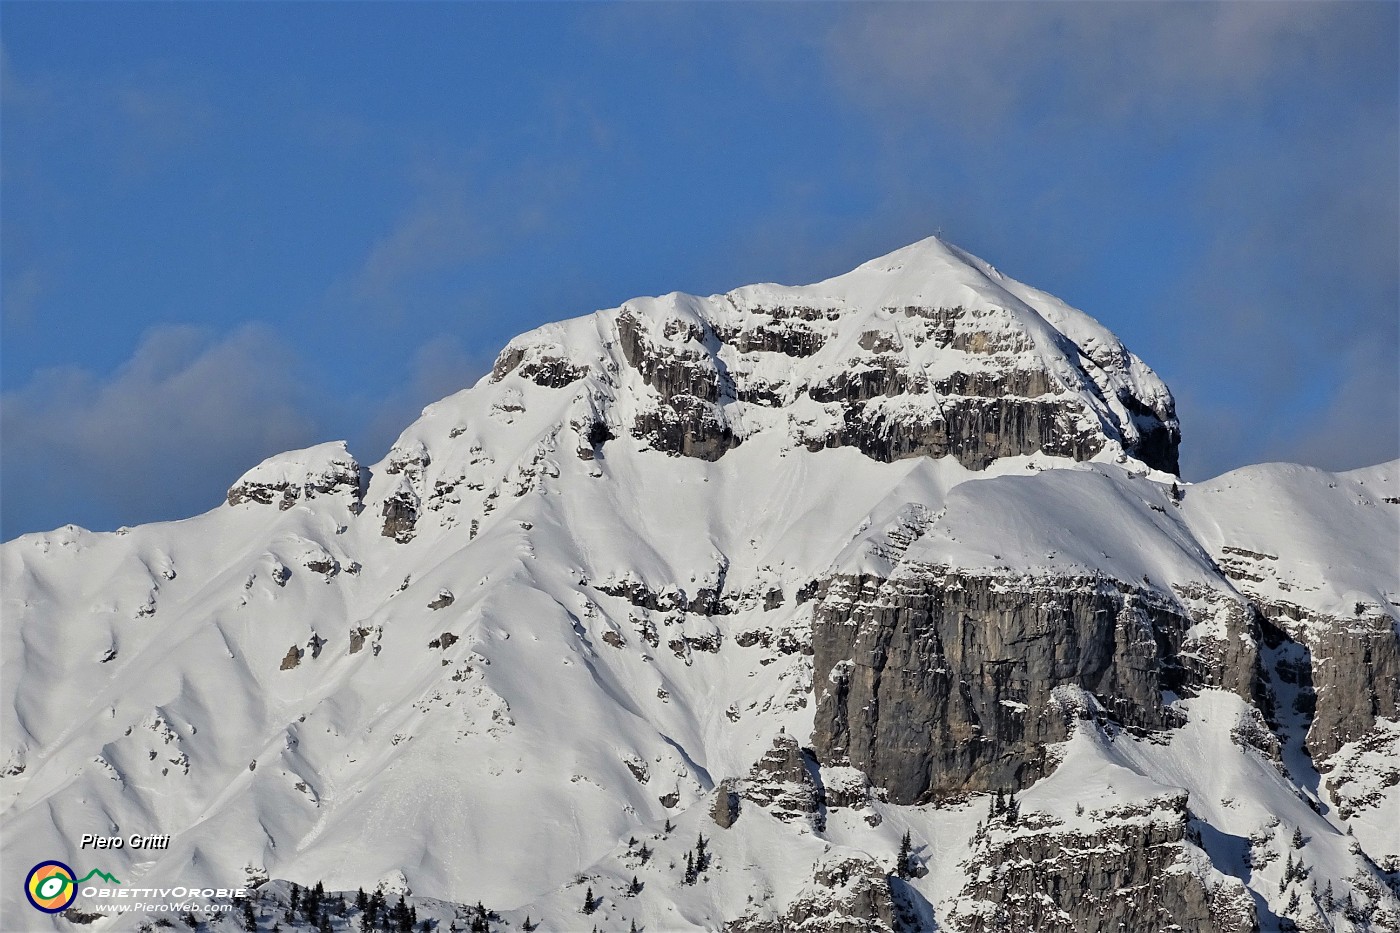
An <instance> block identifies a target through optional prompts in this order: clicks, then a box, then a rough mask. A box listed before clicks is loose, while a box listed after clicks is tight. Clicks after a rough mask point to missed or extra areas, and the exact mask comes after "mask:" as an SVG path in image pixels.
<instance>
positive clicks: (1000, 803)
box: [993, 790, 1006, 815]
mask: <svg viewBox="0 0 1400 933" xmlns="http://www.w3.org/2000/svg"><path fill="white" fill-rule="evenodd" d="M993 812H994V813H996V814H997V815H1000V814H1002V813H1005V812H1006V795H1005V794H1003V793H1002V792H1001V791H1000V790H998V791H997V803H996V808H995V809H994V811H993Z"/></svg>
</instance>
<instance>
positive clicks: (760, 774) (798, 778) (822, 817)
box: [739, 733, 826, 831]
mask: <svg viewBox="0 0 1400 933" xmlns="http://www.w3.org/2000/svg"><path fill="white" fill-rule="evenodd" d="M820 777H821V771H820V769H819V768H818V767H817V762H816V759H815V758H814V757H813V756H812V754H811V752H809V751H807V750H806V749H804V748H802V747H801V746H800V745H798V744H797V740H796V739H794V738H793V737H792V736H790V735H788V734H787V733H780V734H778V735H777V736H776V737H774V739H773V747H772V748H770V749H768V751H766V752H764V754H763V757H762V758H760V759H759V760H758V761H757V762H755V763H754V766H753V768H752V769H751V770H750V771H749V775H748V777H747V779H746V780H744V781H743V782H742V784H741V786H740V791H739V793H740V795H741V796H742V797H743V798H744V799H745V800H748V801H751V802H753V803H756V804H758V805H759V806H761V807H763V808H765V809H766V810H768V812H769V813H771V814H773V815H774V816H776V817H777V818H778V819H780V820H785V821H787V822H792V821H794V820H806V821H808V822H810V823H811V825H812V826H813V828H815V829H817V830H819V831H820V830H821V829H823V828H824V827H825V825H826V806H825V799H824V795H823V793H822V788H821V783H820Z"/></svg>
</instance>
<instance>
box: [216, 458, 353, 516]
mask: <svg viewBox="0 0 1400 933" xmlns="http://www.w3.org/2000/svg"><path fill="white" fill-rule="evenodd" d="M328 447H329V448H331V449H332V451H333V452H327V451H326V450H325V449H324V448H328ZM305 453H307V454H308V455H310V456H312V457H313V458H314V459H313V460H312V461H311V462H307V463H298V462H295V461H293V462H289V463H286V464H282V463H278V462H276V461H275V460H270V461H267V462H266V463H263V464H261V465H259V466H258V467H256V468H254V469H252V470H250V471H248V472H247V473H246V474H244V475H243V476H242V477H240V478H239V480H238V482H236V483H234V485H233V486H231V487H230V488H229V491H228V495H227V497H226V498H227V500H228V504H229V505H241V504H243V503H245V502H251V503H256V504H258V505H271V504H272V503H274V502H276V503H277V507H278V508H279V509H281V510H282V511H284V512H285V511H286V510H287V509H290V508H291V507H292V506H294V505H296V504H297V503H298V502H303V501H309V500H311V499H315V498H316V497H317V496H331V495H346V496H348V497H349V499H350V502H351V508H352V509H354V510H355V511H359V509H360V507H361V504H362V497H363V493H364V483H365V480H366V476H365V473H364V469H363V467H361V466H360V464H359V463H358V462H356V460H355V459H354V458H353V457H351V456H350V455H349V454H348V453H347V452H346V451H345V449H344V447H338V446H337V445H322V447H318V448H311V449H310V450H308V451H306V452H305Z"/></svg>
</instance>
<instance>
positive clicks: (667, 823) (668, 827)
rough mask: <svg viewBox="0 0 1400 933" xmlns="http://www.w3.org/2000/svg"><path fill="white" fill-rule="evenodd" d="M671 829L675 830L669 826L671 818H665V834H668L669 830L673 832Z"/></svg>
mask: <svg viewBox="0 0 1400 933" xmlns="http://www.w3.org/2000/svg"><path fill="white" fill-rule="evenodd" d="M673 829H675V827H674V826H672V825H671V818H670V817H669V816H668V817H666V830H665V831H666V832H667V833H670V832H671V830H673Z"/></svg>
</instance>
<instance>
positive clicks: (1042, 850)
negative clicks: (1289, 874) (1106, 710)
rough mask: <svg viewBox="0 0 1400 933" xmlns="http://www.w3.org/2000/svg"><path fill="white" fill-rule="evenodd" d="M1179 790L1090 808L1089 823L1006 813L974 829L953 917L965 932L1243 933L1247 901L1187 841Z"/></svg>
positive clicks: (1249, 923)
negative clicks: (1072, 824)
mask: <svg viewBox="0 0 1400 933" xmlns="http://www.w3.org/2000/svg"><path fill="white" fill-rule="evenodd" d="M1188 817H1189V814H1188V812H1187V808H1186V795H1184V794H1176V795H1167V796H1164V797H1160V798H1156V799H1153V800H1148V801H1144V802H1143V803H1141V804H1137V805H1132V806H1128V807H1121V808H1115V809H1112V810H1108V811H1102V812H1099V813H1096V814H1094V823H1095V824H1096V825H1097V827H1098V828H1097V829H1096V830H1095V831H1093V832H1083V831H1076V830H1072V829H1067V828H1066V827H1064V826H1063V825H1062V824H1060V823H1059V821H1057V820H1055V819H1053V818H1046V817H1037V816H1035V815H1030V816H1024V815H1023V816H1021V817H1019V818H1018V819H1017V820H1016V821H1014V822H1010V823H1009V822H1008V820H1007V818H1006V816H1005V815H1003V816H1002V817H1000V818H999V819H996V820H993V821H991V822H989V823H988V824H987V825H986V826H984V827H982V829H981V830H980V831H979V833H978V835H977V837H976V840H975V842H974V846H973V852H972V856H971V858H970V859H969V860H968V862H967V871H968V874H969V876H970V877H969V878H968V882H967V884H966V885H965V886H964V888H963V890H962V893H961V896H960V903H959V907H958V908H957V909H956V911H955V914H954V916H955V924H956V925H957V928H958V929H960V930H964V931H966V933H992V931H1020V930H1036V931H1041V933H1089V931H1094V933H1100V931H1102V933H1108V931H1118V930H1179V931H1181V933H1249V931H1257V930H1258V929H1259V921H1258V918H1257V916H1256V913H1255V909H1254V902H1253V900H1252V899H1251V898H1250V896H1249V893H1248V892H1247V890H1246V889H1245V887H1244V885H1243V884H1241V883H1240V882H1239V881H1238V879H1235V878H1226V877H1222V876H1220V874H1219V873H1218V872H1215V871H1214V870H1213V869H1211V867H1210V864H1209V861H1208V859H1207V858H1206V856H1205V853H1204V852H1203V851H1201V850H1200V849H1199V848H1198V847H1197V846H1196V845H1195V844H1193V843H1192V842H1191V841H1189V837H1190V833H1189V830H1188Z"/></svg>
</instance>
